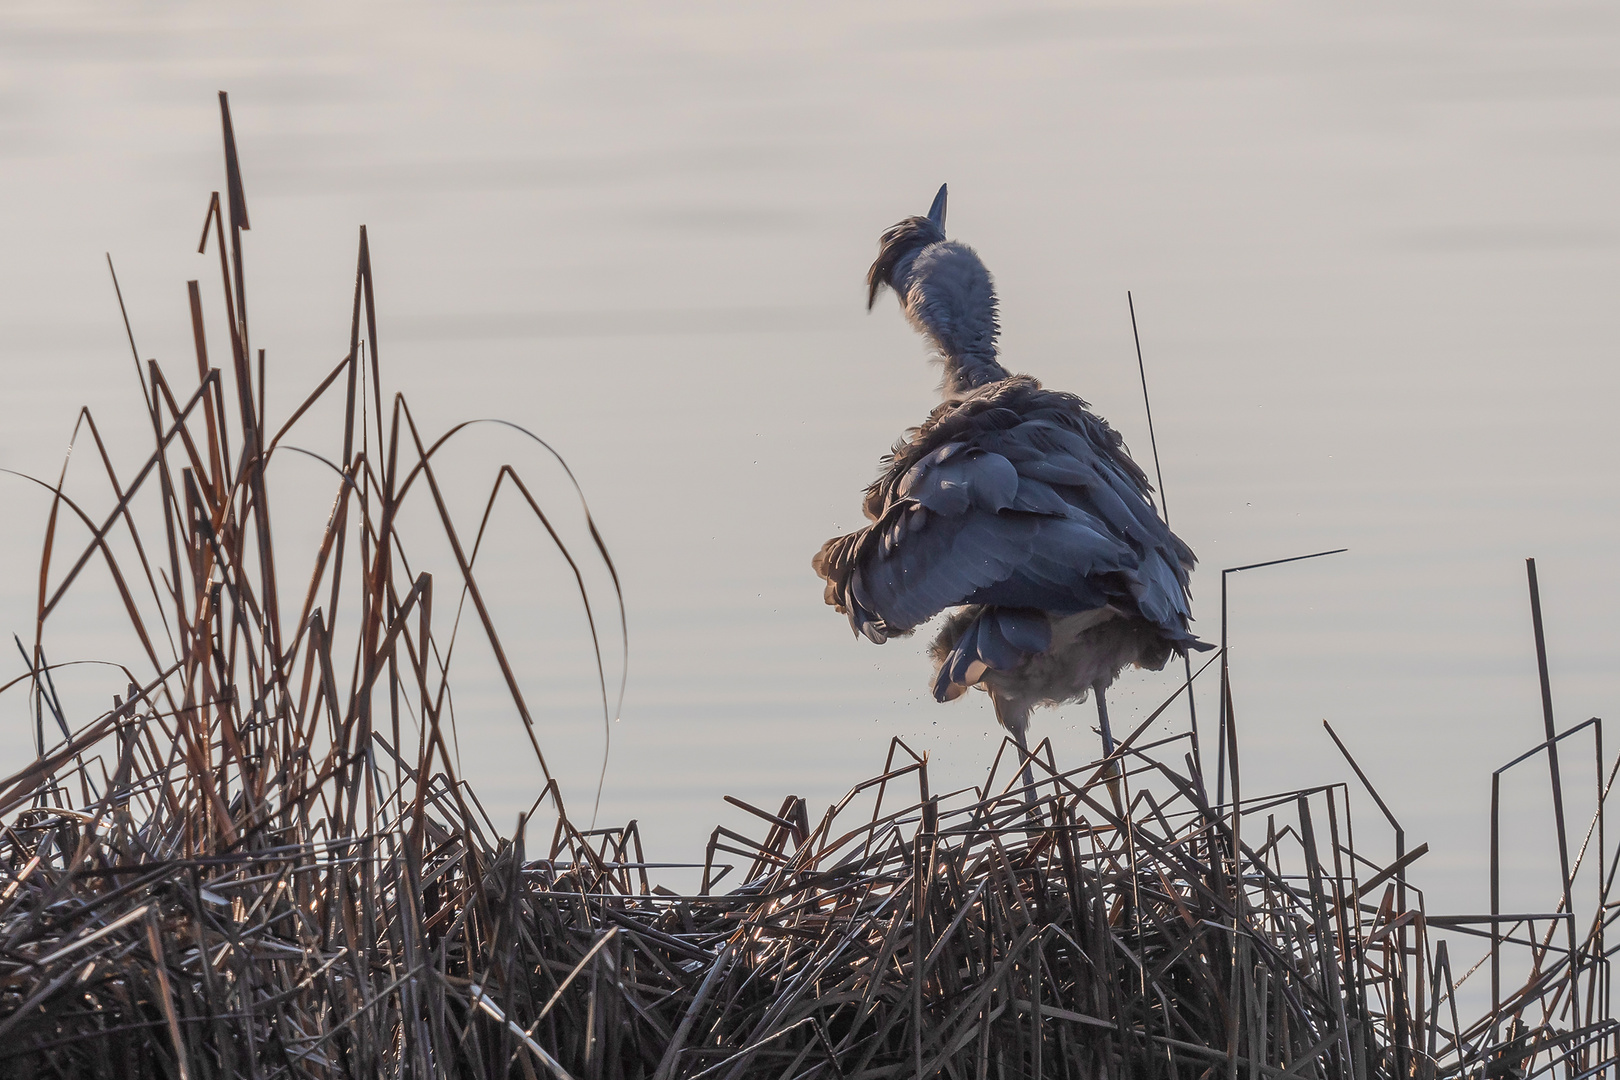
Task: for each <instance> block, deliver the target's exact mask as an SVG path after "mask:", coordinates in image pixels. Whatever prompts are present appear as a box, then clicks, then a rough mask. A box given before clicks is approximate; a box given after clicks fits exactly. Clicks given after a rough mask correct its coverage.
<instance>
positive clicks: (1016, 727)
mask: <svg viewBox="0 0 1620 1080" xmlns="http://www.w3.org/2000/svg"><path fill="white" fill-rule="evenodd" d="M990 704H991V705H993V706H995V710H996V720H997V721H998V722H999V723H1000V724H1001V726H1002V727H1004V728H1006V729H1007V730H1008V731H1010V732H1012V737H1013V741H1014V742H1016V743H1017V744H1018V757H1019V761H1020V762H1021V763H1022V764H1023V767H1024V768H1023V778H1024V801H1025V802H1026V803H1028V804H1029V805H1030V808H1031V809H1033V808H1034V806H1035V770H1034V769H1032V768H1030V764H1029V743H1028V742H1026V741H1025V739H1024V731H1025V730H1026V729H1027V728H1028V727H1029V709H1028V708H1025V709H1024V710H1023V711H1022V712H1020V711H1018V709H1017V708H1016V707H1015V706H1010V705H1006V704H1004V703H1003V702H1002V700H1001V698H1000V696H998V695H997V694H996V693H995V692H994V691H992V692H991V694H990Z"/></svg>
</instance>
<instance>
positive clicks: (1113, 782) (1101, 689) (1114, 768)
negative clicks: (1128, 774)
mask: <svg viewBox="0 0 1620 1080" xmlns="http://www.w3.org/2000/svg"><path fill="white" fill-rule="evenodd" d="M1091 689H1092V692H1093V693H1095V694H1096V695H1097V727H1098V729H1099V730H1100V731H1101V732H1102V741H1103V754H1105V755H1111V754H1113V752H1114V733H1113V732H1112V731H1110V730H1109V728H1108V695H1107V688H1106V687H1105V686H1104V685H1103V684H1102V683H1098V684H1096V685H1095V686H1093V687H1092V688H1091ZM1103 776H1105V777H1106V778H1107V783H1108V794H1109V797H1110V798H1112V799H1113V800H1114V809H1115V810H1117V811H1119V815H1120V817H1124V816H1125V804H1124V802H1123V800H1122V799H1121V798H1120V793H1119V762H1117V761H1110V762H1109V763H1108V767H1107V769H1106V770H1104V772H1103Z"/></svg>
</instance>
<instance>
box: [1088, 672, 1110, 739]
mask: <svg viewBox="0 0 1620 1080" xmlns="http://www.w3.org/2000/svg"><path fill="white" fill-rule="evenodd" d="M1091 689H1092V691H1093V692H1094V693H1095V694H1096V695H1097V723H1098V725H1099V726H1100V727H1101V728H1102V741H1103V753H1104V754H1112V753H1113V752H1114V733H1113V732H1112V731H1110V730H1108V698H1107V692H1106V689H1105V688H1104V686H1103V684H1102V683H1098V684H1097V685H1096V686H1094V687H1092V688H1091Z"/></svg>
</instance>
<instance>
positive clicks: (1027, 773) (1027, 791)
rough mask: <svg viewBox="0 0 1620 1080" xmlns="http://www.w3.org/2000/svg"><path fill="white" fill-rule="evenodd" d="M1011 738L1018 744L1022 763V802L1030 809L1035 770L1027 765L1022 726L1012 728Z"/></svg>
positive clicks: (1027, 748)
mask: <svg viewBox="0 0 1620 1080" xmlns="http://www.w3.org/2000/svg"><path fill="white" fill-rule="evenodd" d="M1013 738H1014V739H1015V740H1017V742H1018V756H1019V760H1021V761H1022V762H1023V763H1024V801H1025V802H1027V803H1029V805H1030V806H1031V807H1033V806H1034V805H1035V770H1034V769H1032V768H1030V764H1029V744H1028V743H1027V742H1025V741H1024V725H1022V724H1020V725H1018V726H1017V727H1015V728H1013Z"/></svg>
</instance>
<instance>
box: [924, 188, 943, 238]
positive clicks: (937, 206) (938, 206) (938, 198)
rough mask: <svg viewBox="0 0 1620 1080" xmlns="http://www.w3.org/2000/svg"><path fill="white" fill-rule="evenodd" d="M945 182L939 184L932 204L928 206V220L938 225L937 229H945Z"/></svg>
mask: <svg viewBox="0 0 1620 1080" xmlns="http://www.w3.org/2000/svg"><path fill="white" fill-rule="evenodd" d="M945 188H946V185H945V184H941V185H939V194H938V195H935V196H934V205H933V206H930V207H929V208H928V220H929V221H932V222H933V223H934V224H935V225H938V226H939V231H940V232H944V231H945Z"/></svg>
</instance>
